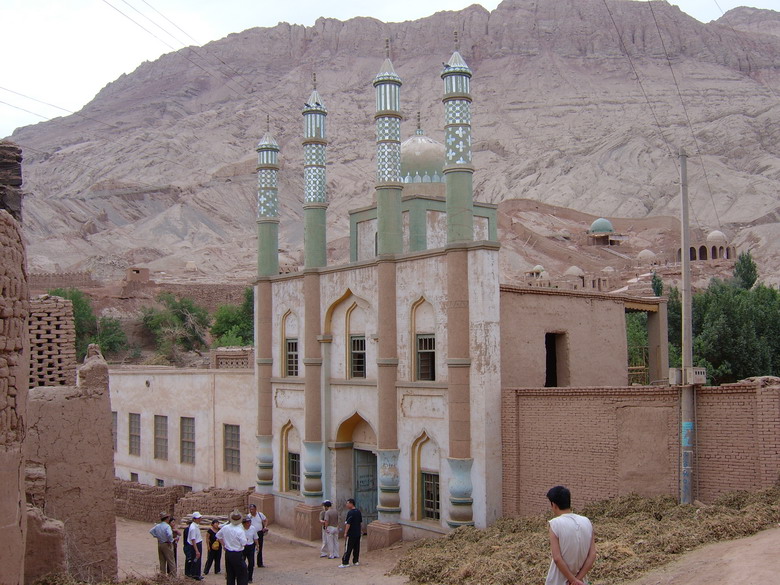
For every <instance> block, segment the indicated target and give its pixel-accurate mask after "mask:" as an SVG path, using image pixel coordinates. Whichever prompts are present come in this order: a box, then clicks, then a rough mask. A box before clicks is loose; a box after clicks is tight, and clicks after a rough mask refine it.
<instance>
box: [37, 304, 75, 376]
mask: <svg viewBox="0 0 780 585" xmlns="http://www.w3.org/2000/svg"><path fill="white" fill-rule="evenodd" d="M28 330H29V334H30V388H36V387H38V386H73V385H74V384H75V383H76V322H75V319H74V318H73V303H72V302H71V301H69V300H68V299H63V298H61V297H52V296H49V295H41V296H39V297H37V298H34V299H31V300H30V319H29V321H28Z"/></svg>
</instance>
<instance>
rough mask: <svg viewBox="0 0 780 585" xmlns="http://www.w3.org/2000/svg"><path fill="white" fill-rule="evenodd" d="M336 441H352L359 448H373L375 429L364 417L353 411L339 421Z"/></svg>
mask: <svg viewBox="0 0 780 585" xmlns="http://www.w3.org/2000/svg"><path fill="white" fill-rule="evenodd" d="M336 442H337V443H353V444H357V445H358V447H360V448H365V449H369V450H374V449H376V448H377V441H376V430H375V429H374V427H373V426H372V425H371V423H370V422H368V420H367V419H366V418H364V417H363V416H362V415H361V414H360V413H359V412H357V411H355V412H354V413H352V415H351V416H349V417H347V418H346V419H344V420H342V421H341V423H339V426H338V430H337V431H336Z"/></svg>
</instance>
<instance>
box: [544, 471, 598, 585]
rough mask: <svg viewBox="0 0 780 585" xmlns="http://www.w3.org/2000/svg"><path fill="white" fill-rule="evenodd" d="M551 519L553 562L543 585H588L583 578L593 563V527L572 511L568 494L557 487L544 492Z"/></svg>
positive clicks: (594, 552) (561, 487) (563, 488)
mask: <svg viewBox="0 0 780 585" xmlns="http://www.w3.org/2000/svg"><path fill="white" fill-rule="evenodd" d="M547 499H548V500H550V507H551V508H552V512H553V514H554V516H555V517H554V518H553V519H552V520H550V550H551V552H552V561H551V562H550V569H549V571H547V581H545V585H567V584H568V585H587V581H585V575H587V574H588V571H590V569H591V567H593V563H594V562H595V561H596V539H595V537H594V535H593V525H592V524H591V522H590V520H588V519H587V518H586V517H585V516H580V515H579V514H575V513H574V512H572V511H571V492H570V491H569V490H568V489H567V488H565V487H563V486H562V485H557V486H555V487H554V488H550V491H548V492H547Z"/></svg>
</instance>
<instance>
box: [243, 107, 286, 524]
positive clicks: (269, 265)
mask: <svg viewBox="0 0 780 585" xmlns="http://www.w3.org/2000/svg"><path fill="white" fill-rule="evenodd" d="M266 124H267V126H268V128H267V130H266V133H265V135H264V136H263V138H262V140H260V142H259V143H258V145H257V148H256V149H255V150H256V151H257V282H256V283H255V381H256V383H257V488H256V493H255V494H252V495H251V496H250V500H251V502H252V503H253V504H256V505H257V507H258V509H260V510H261V511H263V512H264V513H268V512H270V511H271V510H272V509H273V506H274V504H273V498H274V496H273V483H274V454H273V448H272V439H273V427H272V421H271V396H272V388H271V375H272V371H273V370H272V368H273V331H272V328H271V324H272V322H273V319H272V316H273V295H272V291H271V281H270V279H269V277H270V276H274V275H276V274H279V193H278V192H279V189H278V185H279V182H278V174H279V145H278V144H277V143H276V140H275V139H274V137H273V136H272V135H271V129H270V120H269V118H266Z"/></svg>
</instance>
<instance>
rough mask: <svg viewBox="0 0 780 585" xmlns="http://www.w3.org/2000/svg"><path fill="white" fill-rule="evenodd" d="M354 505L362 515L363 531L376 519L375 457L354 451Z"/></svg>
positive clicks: (367, 452)
mask: <svg viewBox="0 0 780 585" xmlns="http://www.w3.org/2000/svg"><path fill="white" fill-rule="evenodd" d="M354 453H355V476H354V477H355V505H356V506H357V508H358V510H360V512H361V513H362V515H363V530H365V529H366V526H368V524H369V523H370V522H373V521H374V520H376V519H377V512H376V506H377V485H376V455H374V454H373V453H372V452H371V451H364V450H362V449H355V451H354Z"/></svg>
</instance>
